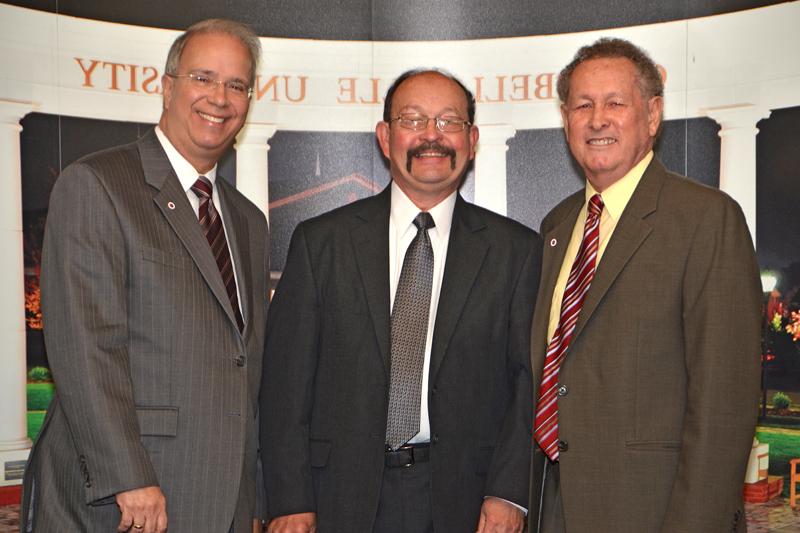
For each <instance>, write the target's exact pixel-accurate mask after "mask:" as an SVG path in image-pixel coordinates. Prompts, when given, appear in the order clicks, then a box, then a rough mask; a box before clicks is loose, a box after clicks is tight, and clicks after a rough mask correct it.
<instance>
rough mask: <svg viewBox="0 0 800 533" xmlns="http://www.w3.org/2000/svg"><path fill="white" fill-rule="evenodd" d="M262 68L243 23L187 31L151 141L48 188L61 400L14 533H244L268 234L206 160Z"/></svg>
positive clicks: (49, 305) (50, 323) (172, 59)
mask: <svg viewBox="0 0 800 533" xmlns="http://www.w3.org/2000/svg"><path fill="white" fill-rule="evenodd" d="M259 54H260V45H259V41H258V38H257V37H256V36H255V35H254V34H253V33H252V32H251V31H250V30H249V29H248V28H246V27H245V26H243V25H241V24H239V23H235V22H231V21H226V20H219V19H213V20H207V21H204V22H200V23H198V24H196V25H194V26H192V27H191V28H190V29H189V30H187V32H186V33H184V34H182V35H181V36H180V37H178V39H177V40H176V41H175V42H174V44H173V46H172V48H171V49H170V52H169V56H168V59H167V64H166V69H165V74H164V77H163V78H162V87H163V94H164V100H163V113H162V115H161V119H160V121H159V125H158V126H157V127H156V128H155V130H154V131H150V132H148V133H147V134H146V135H145V136H144V137H142V138H141V139H140V140H138V141H137V142H135V143H133V144H130V145H126V146H121V147H117V148H112V149H110V150H106V151H103V152H99V153H96V154H92V155H90V156H87V157H85V158H83V159H82V160H80V161H78V162H76V163H74V164H72V165H70V166H69V167H68V168H66V169H65V170H64V171H63V173H62V175H61V177H60V178H59V180H58V181H57V183H56V185H55V187H54V189H53V193H52V195H51V199H50V211H49V215H48V219H47V230H46V233H45V243H44V251H43V268H42V299H43V307H44V321H45V338H46V342H47V348H48V357H49V361H50V364H51V366H52V370H53V376H54V378H55V381H56V390H57V392H56V396H55V398H54V399H53V402H52V404H51V405H50V408H49V410H48V413H47V418H46V420H45V422H44V425H43V427H42V432H41V434H40V436H39V439H38V441H37V442H36V445H35V446H34V448H33V450H32V451H31V456H30V460H29V464H28V468H27V471H26V478H25V492H24V502H23V510H22V513H21V514H22V522H23V524H22V530H23V531H26V530H28V531H30V530H34V531H38V532H50V531H75V532H78V531H80V532H82V533H85V532H98V533H99V532H102V533H108V532H109V531H114V530H117V531H135V532H137V533H138V532H140V531H141V532H143V533H151V532H163V531H166V530H167V527H169V531H177V532H182V531H197V532H201V531H202V532H227V531H235V532H237V533H239V532H250V531H252V520H253V517H254V508H255V498H256V496H255V493H256V449H257V434H256V427H255V420H256V414H257V401H258V400H257V398H258V390H259V384H260V376H261V359H262V353H263V336H264V328H265V320H266V318H265V316H266V307H267V291H268V283H267V281H268V265H269V255H268V254H269V248H268V245H267V243H268V228H267V223H266V220H265V217H264V215H263V214H262V213H261V211H260V210H259V209H258V208H257V207H256V206H255V205H253V204H252V203H250V202H249V201H248V200H247V199H246V198H245V197H244V196H243V195H242V194H241V193H239V192H237V191H236V189H235V188H233V187H232V186H230V185H228V184H227V183H226V182H225V180H223V179H221V178H220V177H219V176H218V175H217V161H218V160H219V158H220V156H221V155H222V154H223V153H224V152H225V151H226V150H227V149H228V148H229V147H230V146H231V143H232V142H233V139H234V136H235V135H236V134H237V132H238V131H239V130H240V129H241V127H242V125H243V124H244V121H245V117H246V116H247V112H248V109H249V105H250V95H251V87H252V84H253V82H254V78H255V69H256V65H257V63H258V58H259ZM198 217H199V218H198Z"/></svg>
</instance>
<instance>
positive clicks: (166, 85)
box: [161, 74, 175, 110]
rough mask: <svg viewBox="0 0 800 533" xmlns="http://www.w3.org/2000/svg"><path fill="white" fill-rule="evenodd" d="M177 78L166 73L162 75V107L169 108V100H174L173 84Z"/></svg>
mask: <svg viewBox="0 0 800 533" xmlns="http://www.w3.org/2000/svg"><path fill="white" fill-rule="evenodd" d="M173 83H175V80H174V79H172V78H170V77H169V76H167V75H166V74H164V75H163V76H161V93H162V94H163V95H164V97H163V100H162V103H161V107H162V109H165V110H166V109H169V102H170V100H172V84H173Z"/></svg>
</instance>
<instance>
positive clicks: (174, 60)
mask: <svg viewBox="0 0 800 533" xmlns="http://www.w3.org/2000/svg"><path fill="white" fill-rule="evenodd" d="M203 33H224V34H226V35H230V36H231V37H235V38H237V39H239V41H240V42H241V43H242V44H243V45H244V46H245V48H247V51H248V52H249V53H250V81H249V84H250V87H252V86H253V84H255V82H256V67H257V66H258V60H259V58H260V57H261V42H260V41H259V40H258V35H256V34H255V32H253V30H252V29H250V27H249V26H247V25H246V24H242V23H241V22H236V21H234V20H228V19H206V20H201V21H200V22H197V23H196V24H192V25H191V26H190V27H189V29H187V30H186V31H185V32H183V33H182V34H181V35H179V36H178V38H177V39H175V42H173V43H172V46H171V47H170V49H169V53H168V54H167V64H166V66H165V67H164V73H165V74H177V73H178V63H180V60H181V54H183V49H184V48H185V47H186V43H188V42H189V39H191V38H192V37H193V36H194V35H200V34H203Z"/></svg>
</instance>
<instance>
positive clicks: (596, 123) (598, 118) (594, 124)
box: [589, 105, 608, 130]
mask: <svg viewBox="0 0 800 533" xmlns="http://www.w3.org/2000/svg"><path fill="white" fill-rule="evenodd" d="M606 126H608V118H607V117H606V113H605V108H604V107H603V106H602V105H596V106H594V107H593V108H592V116H591V117H590V119H589V127H590V128H592V129H595V130H601V129H603V128H605V127H606Z"/></svg>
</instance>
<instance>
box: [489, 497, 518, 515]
mask: <svg viewBox="0 0 800 533" xmlns="http://www.w3.org/2000/svg"><path fill="white" fill-rule="evenodd" d="M486 498H494V499H495V500H500V501H501V502H506V503H507V504H509V505H513V506H514V507H516V508H517V509H519V510H520V511H522V514H523V515H524V516H528V510H527V509H526V508H525V507H523V506H521V505H517V504H516V503H514V502H512V501H509V500H506V499H505V498H500V497H499V496H484V497H483V499H484V500H485V499H486Z"/></svg>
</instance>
